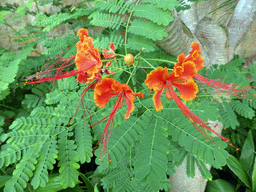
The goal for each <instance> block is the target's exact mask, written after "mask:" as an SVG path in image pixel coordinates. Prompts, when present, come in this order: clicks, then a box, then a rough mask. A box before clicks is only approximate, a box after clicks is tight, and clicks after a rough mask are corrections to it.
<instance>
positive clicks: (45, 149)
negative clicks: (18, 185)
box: [31, 139, 58, 189]
mask: <svg viewBox="0 0 256 192" xmlns="http://www.w3.org/2000/svg"><path fill="white" fill-rule="evenodd" d="M57 153H58V150H57V141H56V139H49V140H47V141H46V142H45V143H44V144H43V146H42V149H41V151H40V153H39V159H38V164H37V165H36V171H35V173H34V177H33V179H32V181H31V184H32V186H33V188H34V189H37V188H38V187H39V186H41V187H45V186H46V183H47V182H48V181H49V179H48V169H49V170H52V169H53V164H55V163H56V160H55V159H56V158H57V157H58V156H57Z"/></svg>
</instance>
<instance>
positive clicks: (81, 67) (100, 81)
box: [26, 29, 252, 154]
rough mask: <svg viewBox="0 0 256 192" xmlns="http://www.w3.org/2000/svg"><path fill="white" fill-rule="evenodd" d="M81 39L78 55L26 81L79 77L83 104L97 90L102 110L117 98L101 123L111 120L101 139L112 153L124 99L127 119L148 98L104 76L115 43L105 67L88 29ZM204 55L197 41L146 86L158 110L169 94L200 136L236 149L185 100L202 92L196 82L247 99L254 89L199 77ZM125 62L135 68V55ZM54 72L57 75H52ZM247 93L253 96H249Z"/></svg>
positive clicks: (153, 74)
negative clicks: (111, 140)
mask: <svg viewBox="0 0 256 192" xmlns="http://www.w3.org/2000/svg"><path fill="white" fill-rule="evenodd" d="M78 37H79V41H78V43H77V53H76V55H75V56H72V57H69V58H67V59H66V60H63V59H60V60H57V61H56V62H55V63H53V64H51V65H50V64H47V65H46V67H45V68H44V69H43V70H42V71H41V72H40V73H37V74H36V75H34V76H31V77H29V78H28V79H27V80H28V81H29V82H26V84H36V83H42V82H45V81H55V80H57V79H62V78H66V77H70V76H74V75H77V81H78V82H79V83H86V84H88V86H87V88H86V89H85V90H84V91H83V93H82V95H81V100H80V102H79V105H80V103H81V101H82V98H83V96H84V95H85V94H86V92H87V91H88V90H89V89H94V100H95V104H96V105H97V106H98V107H100V108H103V107H105V106H106V103H107V102H109V100H110V99H111V98H112V97H117V99H116V102H115V104H114V106H113V109H112V111H111V113H110V114H109V115H108V116H106V117H105V118H103V119H102V120H100V121H99V122H97V123H100V122H102V121H103V120H105V119H107V123H106V126H105V128H104V130H103V133H102V135H101V138H100V140H99V141H101V142H102V143H103V145H102V149H103V151H104V154H105V149H107V151H108V147H107V143H108V138H109V136H110V131H109V126H110V124H111V123H113V121H114V117H115V115H116V112H117V110H118V109H119V108H121V107H122V106H123V100H125V102H126V106H127V111H126V114H125V119H128V118H129V117H130V114H131V113H132V112H133V110H134V104H133V102H134V100H135V98H136V97H140V98H143V97H144V95H143V93H141V92H139V93H135V92H133V90H132V89H131V87H130V86H129V85H127V84H121V83H120V82H118V81H116V80H115V79H113V78H105V77H102V75H103V74H104V73H105V74H107V75H109V74H111V73H113V72H111V71H109V70H107V69H106V68H107V67H108V66H109V65H110V64H111V60H112V59H116V55H115V51H114V50H115V49H116V47H115V46H114V44H113V43H112V42H111V43H110V49H109V50H107V49H103V50H102V55H103V57H104V58H105V59H106V60H107V62H106V63H105V65H104V68H103V61H102V60H101V56H100V52H99V49H98V48H95V47H94V41H93V38H92V37H90V36H89V34H88V31H87V30H86V29H80V30H79V31H78ZM201 53H202V51H201V49H200V45H199V44H198V43H196V42H193V43H192V44H191V51H190V53H189V55H188V56H185V55H184V54H183V53H182V54H180V55H179V56H178V57H177V63H176V64H175V66H174V68H173V70H172V71H170V72H169V71H168V68H166V67H164V68H163V67H157V69H155V70H153V71H151V72H150V73H149V74H147V79H146V80H145V84H146V85H147V86H148V88H149V89H153V90H154V92H155V93H154V95H153V102H154V105H155V108H156V111H159V110H161V109H163V106H162V104H161V95H162V94H163V92H164V91H165V95H166V98H167V99H168V100H174V101H175V103H176V104H177V106H178V107H179V109H180V110H181V111H182V112H183V114H184V115H185V116H186V117H187V119H188V120H189V121H190V122H191V123H192V124H193V125H194V126H195V127H196V129H198V130H199V131H200V133H202V134H204V135H206V136H207V137H208V138H209V139H210V140H211V138H210V137H209V136H208V135H207V133H205V132H204V130H202V129H200V128H204V129H206V130H208V131H210V132H213V133H214V134H216V135H217V136H219V137H220V138H221V139H222V140H224V141H225V142H227V143H228V144H229V145H231V146H232V144H230V143H229V142H228V139H226V138H225V137H223V136H221V135H219V134H218V133H216V132H215V131H214V130H212V129H211V128H210V127H209V126H208V125H207V122H206V121H205V120H203V119H201V118H200V117H198V116H197V115H195V114H194V113H193V112H192V111H191V110H190V109H189V108H188V107H187V106H186V105H185V104H184V103H183V102H182V100H184V101H191V100H193V99H194V98H195V97H196V94H197V93H198V85H197V83H196V82H201V83H204V84H207V85H209V86H211V87H213V88H215V89H218V90H221V91H224V92H226V93H229V94H231V95H234V96H236V97H239V98H243V99H248V98H249V99H251V98H252V97H251V96H250V94H249V93H247V91H250V90H252V88H251V87H247V88H245V87H243V86H240V85H233V84H232V85H230V84H225V83H221V82H218V81H214V80H211V79H208V78H206V77H203V76H201V75H199V74H198V71H199V70H201V69H202V68H203V67H204V64H203V62H204V59H203V57H202V56H201ZM73 59H75V62H70V61H71V60H73ZM124 61H125V64H127V65H129V66H130V65H132V64H133V62H134V57H133V55H131V54H127V55H126V57H125V58H124ZM73 63H75V64H76V68H77V69H75V70H72V71H68V72H62V71H63V70H64V69H67V68H68V67H70V66H71V65H72V64H73ZM53 71H55V72H54V73H52V72H53ZM33 78H36V79H33ZM174 88H176V89H177V90H178V92H179V95H178V94H177V93H176V92H175V90H174ZM246 94H247V95H249V96H245V95H246ZM79 105H78V107H79ZM77 110H78V108H77ZM76 112H77V111H76ZM75 114H76V113H75ZM74 116H75V115H74ZM74 116H73V118H74ZM73 118H72V119H73ZM72 119H71V120H70V122H71V121H72ZM97 123H95V124H97ZM95 124H93V125H92V126H94V125H95ZM92 126H90V127H92Z"/></svg>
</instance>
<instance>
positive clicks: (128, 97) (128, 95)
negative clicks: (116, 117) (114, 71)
mask: <svg viewBox="0 0 256 192" xmlns="http://www.w3.org/2000/svg"><path fill="white" fill-rule="evenodd" d="M123 85H126V84H122V86H123ZM124 97H125V102H126V105H127V111H126V114H125V115H124V117H125V119H128V118H129V117H130V113H131V112H133V110H134V105H133V101H134V100H135V97H141V98H144V95H143V93H142V92H139V93H134V92H133V90H131V88H130V86H129V85H127V87H126V90H124Z"/></svg>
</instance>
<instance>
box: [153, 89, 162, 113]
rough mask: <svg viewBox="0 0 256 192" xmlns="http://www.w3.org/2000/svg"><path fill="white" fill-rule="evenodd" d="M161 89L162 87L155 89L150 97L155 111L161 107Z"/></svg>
mask: <svg viewBox="0 0 256 192" xmlns="http://www.w3.org/2000/svg"><path fill="white" fill-rule="evenodd" d="M163 90H164V88H162V89H160V90H158V91H156V92H155V94H154V96H153V98H152V99H153V101H154V104H155V108H156V111H160V110H161V109H163V105H162V103H161V95H162V93H163Z"/></svg>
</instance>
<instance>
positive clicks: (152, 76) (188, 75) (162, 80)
mask: <svg viewBox="0 0 256 192" xmlns="http://www.w3.org/2000/svg"><path fill="white" fill-rule="evenodd" d="M195 75H196V68H195V64H194V63H193V62H190V61H187V62H184V63H183V64H182V65H181V66H177V67H176V68H174V70H173V71H172V72H171V73H170V74H168V69H167V68H166V67H165V68H162V67H158V68H157V69H156V70H153V71H151V72H150V73H149V74H148V75H147V79H146V80H145V84H146V85H147V86H148V88H149V89H154V91H155V94H154V96H153V101H154V104H155V107H156V110H157V111H159V110H161V109H162V108H163V106H162V104H161V99H160V96H161V95H162V93H163V90H164V89H165V93H166V97H167V99H169V100H171V99H173V98H172V96H171V95H170V94H169V92H168V91H167V86H166V84H167V81H169V82H170V83H171V85H172V86H174V87H176V88H177V89H178V90H179V93H180V98H181V99H183V100H185V101H190V100H193V99H194V98H195V97H196V94H197V93H198V87H197V84H196V83H195V82H194V81H193V79H192V77H193V76H195Z"/></svg>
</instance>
